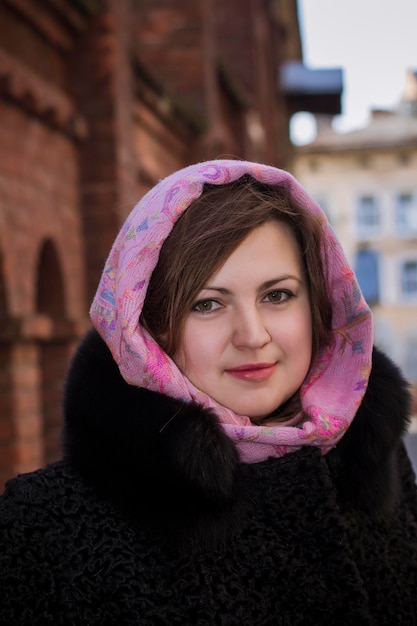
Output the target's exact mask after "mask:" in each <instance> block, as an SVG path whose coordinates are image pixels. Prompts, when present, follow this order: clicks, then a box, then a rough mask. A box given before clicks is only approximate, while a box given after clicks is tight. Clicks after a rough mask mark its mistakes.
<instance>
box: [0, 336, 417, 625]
mask: <svg viewBox="0 0 417 626" xmlns="http://www.w3.org/2000/svg"><path fill="white" fill-rule="evenodd" d="M408 409H409V396H408V392H407V388H406V384H405V382H404V380H403V379H402V377H401V375H400V374H399V372H398V370H397V368H396V367H395V366H394V365H393V364H392V363H391V362H390V361H389V360H388V359H387V358H386V357H385V356H384V355H382V354H381V353H379V352H378V351H374V361H373V369H372V374H371V379H370V384H369V388H368V390H367V393H366V395H365V398H364V401H363V403H362V406H361V407H360V409H359V411H358V413H357V416H356V418H355V420H354V422H353V424H352V426H351V427H350V429H349V430H348V432H347V434H346V435H345V436H344V438H343V439H342V441H341V442H340V443H339V444H338V446H337V447H336V448H335V449H334V450H332V451H331V452H330V453H329V454H327V455H326V456H324V457H323V456H322V455H321V453H320V451H319V450H317V449H315V448H307V447H306V448H304V449H302V450H300V451H298V452H295V453H292V454H288V455H286V456H284V457H283V458H280V459H269V460H267V461H264V462H262V463H257V464H252V465H244V464H240V463H239V461H238V458H237V454H236V450H235V448H234V445H233V444H232V442H231V441H230V440H229V439H228V438H227V437H226V435H225V434H224V433H223V431H222V430H221V428H220V427H219V425H218V423H217V421H216V418H215V417H214V415H213V414H212V413H210V412H209V411H207V410H204V409H202V408H201V407H199V406H197V405H195V404H184V403H182V402H181V401H178V400H173V399H172V398H168V397H165V396H163V395H160V394H157V393H154V392H150V391H147V390H144V389H139V388H136V387H133V386H129V385H127V384H126V383H125V382H124V381H123V379H122V378H121V376H120V374H119V371H118V369H117V366H116V365H115V363H114V361H113V360H112V357H111V355H110V352H109V351H108V349H107V347H106V346H105V344H104V343H103V341H102V340H101V339H100V338H99V336H98V335H97V334H96V333H95V332H94V331H92V332H91V333H89V334H88V336H87V338H86V339H85V341H84V342H83V344H82V345H81V347H80V349H79V350H78V353H77V355H76V357H75V359H74V361H73V365H72V367H71V370H70V374H69V377H68V381H67V386H66V394H65V413H66V425H65V435H64V449H65V455H64V459H63V460H62V461H59V462H57V463H54V464H52V465H50V466H48V467H46V468H45V469H42V470H39V471H37V472H34V473H32V474H28V475H23V476H20V477H18V478H16V479H13V480H11V481H10V482H9V483H8V486H7V488H6V492H5V494H4V495H3V496H2V497H1V499H0V625H1V626H6V625H7V626H10V625H16V626H29V625H30V626H34V625H39V626H46V625H48V624H51V625H52V624H53V625H54V626H57V625H68V626H75V625H77V624H83V625H84V624H85V625H86V626H87V625H88V626H95V625H97V626H98V625H100V626H103V625H104V626H105V625H114V626H123V625H126V626H127V625H129V626H131V625H132V626H133V625H169V626H171V625H178V626H192V625H193V626H194V625H201V626H203V625H204V626H213V625H233V624H239V625H244V626H261V625H262V626H267V625H268V626H284V625H285V626H297V625H300V626H301V625H312V626H313V625H314V626H320V625H324V624H326V626H329V625H346V626H347V625H349V626H359V625H365V624H367V625H374V626H383V625H386V626H393V625H397V624H403V625H404V626H412V625H413V624H417V497H416V487H415V482H414V480H415V477H414V475H413V472H412V470H411V467H410V464H409V462H408V458H407V456H406V454H405V452H404V447H403V445H402V442H401V437H402V435H403V433H404V431H405V428H406V426H407V414H408Z"/></svg>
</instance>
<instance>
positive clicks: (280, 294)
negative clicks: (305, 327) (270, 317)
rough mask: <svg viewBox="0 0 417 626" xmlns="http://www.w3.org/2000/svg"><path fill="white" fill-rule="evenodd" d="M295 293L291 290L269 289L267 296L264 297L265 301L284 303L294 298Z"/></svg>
mask: <svg viewBox="0 0 417 626" xmlns="http://www.w3.org/2000/svg"><path fill="white" fill-rule="evenodd" d="M293 296H294V294H293V293H292V292H291V291H287V290H285V291H284V290H282V289H279V290H278V289H275V290H274V291H269V292H268V293H267V294H266V296H265V297H264V298H263V302H271V303H272V304H283V303H284V302H288V300H290V298H292V297H293Z"/></svg>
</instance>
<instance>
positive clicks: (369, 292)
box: [355, 250, 379, 304]
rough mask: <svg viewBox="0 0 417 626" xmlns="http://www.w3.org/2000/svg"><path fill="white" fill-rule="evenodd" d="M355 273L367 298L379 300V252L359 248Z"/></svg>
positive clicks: (371, 300)
mask: <svg viewBox="0 0 417 626" xmlns="http://www.w3.org/2000/svg"><path fill="white" fill-rule="evenodd" d="M355 273H356V277H357V279H358V283H359V286H360V288H361V290H362V293H363V295H364V296H365V300H366V301H367V302H368V303H369V304H375V303H377V302H379V284H378V254H377V253H376V252H375V251H374V250H359V251H358V252H357V254H356V262H355Z"/></svg>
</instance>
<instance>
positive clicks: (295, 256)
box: [208, 220, 301, 282]
mask: <svg viewBox="0 0 417 626" xmlns="http://www.w3.org/2000/svg"><path fill="white" fill-rule="evenodd" d="M280 273H282V274H285V273H292V274H294V273H297V274H300V273H301V254H300V250H299V247H298V244H297V241H296V239H295V236H294V234H293V232H292V230H291V228H290V227H289V226H288V225H287V224H285V223H283V222H279V221H278V220H274V221H270V222H267V223H265V224H263V225H262V226H258V227H257V228H255V229H254V230H252V231H251V232H250V233H249V235H247V237H245V239H244V240H243V241H242V242H241V243H240V244H239V245H238V246H237V247H236V248H235V250H234V251H233V252H232V253H231V254H230V255H229V256H228V258H227V259H226V260H225V262H224V263H223V265H222V266H221V267H220V268H219V269H218V270H217V271H216V272H214V273H213V274H212V276H211V277H210V278H209V281H208V282H212V280H213V279H219V278H221V279H225V278H233V279H235V278H239V279H241V280H247V279H248V277H252V276H256V275H257V274H259V275H260V274H262V275H263V274H271V275H272V274H277V275H278V274H280Z"/></svg>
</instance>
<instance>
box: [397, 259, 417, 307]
mask: <svg viewBox="0 0 417 626" xmlns="http://www.w3.org/2000/svg"><path fill="white" fill-rule="evenodd" d="M401 291H402V295H403V296H404V298H412V299H414V298H417V260H411V261H404V262H403V263H402V265H401Z"/></svg>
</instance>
